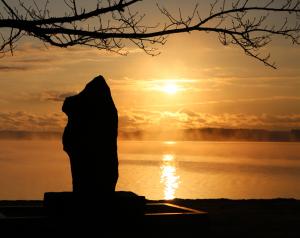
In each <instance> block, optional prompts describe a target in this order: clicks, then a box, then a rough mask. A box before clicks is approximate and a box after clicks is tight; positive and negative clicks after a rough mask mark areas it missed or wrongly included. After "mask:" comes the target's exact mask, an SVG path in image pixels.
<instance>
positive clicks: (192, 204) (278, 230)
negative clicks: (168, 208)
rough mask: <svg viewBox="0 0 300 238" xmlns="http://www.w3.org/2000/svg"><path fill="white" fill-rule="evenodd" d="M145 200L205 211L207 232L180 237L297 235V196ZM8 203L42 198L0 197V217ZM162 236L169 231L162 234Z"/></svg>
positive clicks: (38, 203) (29, 204) (299, 223)
mask: <svg viewBox="0 0 300 238" xmlns="http://www.w3.org/2000/svg"><path fill="white" fill-rule="evenodd" d="M147 202H151V203H158V202H168V203H173V204H176V205H180V206H184V207H188V208H193V209H197V210H202V211H206V212H208V217H209V223H210V225H209V229H208V232H202V228H201V226H199V229H196V232H195V231H194V232H193V234H190V233H189V232H188V231H187V232H186V233H185V234H184V235H183V236H182V237H283V238H284V237H287V238H290V237H295V238H296V237H297V238H299V237H300V200H295V199H266V200H262V199H258V200H228V199H196V200H187V199H174V200H172V201H163V200H161V201H147ZM9 206H12V207H15V206H16V207H18V206H20V207H21V206H23V207H26V206H27V207H32V209H34V207H35V208H37V207H41V206H42V202H41V201H0V219H1V212H2V214H3V213H4V212H3V211H4V210H5V209H6V208H7V207H9ZM32 211H33V210H32ZM35 212H37V209H36V211H35ZM2 219H3V217H2ZM132 225H133V226H134V224H132ZM116 229H117V228H116ZM145 236H146V234H145ZM58 237H59V236H58ZM95 237H98V236H95ZM99 237H100V236H99ZM126 237H127V236H126ZM162 237H164V238H165V237H173V235H170V236H168V235H166V234H165V235H163V236H162Z"/></svg>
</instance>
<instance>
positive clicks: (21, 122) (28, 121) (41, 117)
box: [0, 111, 66, 131]
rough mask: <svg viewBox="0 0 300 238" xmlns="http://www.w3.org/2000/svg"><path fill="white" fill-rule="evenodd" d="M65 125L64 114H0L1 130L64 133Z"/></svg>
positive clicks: (21, 112)
mask: <svg viewBox="0 0 300 238" xmlns="http://www.w3.org/2000/svg"><path fill="white" fill-rule="evenodd" d="M65 124H66V118H65V116H64V115H63V114H62V113H49V114H34V113H28V112H23V111H17V112H0V130H20V131H62V129H63V128H64V126H65Z"/></svg>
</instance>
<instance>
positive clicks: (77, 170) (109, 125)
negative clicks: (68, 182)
mask: <svg viewBox="0 0 300 238" xmlns="http://www.w3.org/2000/svg"><path fill="white" fill-rule="evenodd" d="M62 111H63V112H64V113H66V115H67V116H68V123H67V125H66V127H65V130H64V133H63V148H64V151H66V152H67V154H68V155H69V158H70V163H71V172H72V184H73V192H78V193H85V194H86V193H88V194H99V195H103V194H106V195H107V194H112V193H114V191H115V186H116V183H117V180H118V153H117V136H118V112H117V109H116V107H115V104H114V102H113V99H112V96H111V93H110V89H109V87H108V85H107V84H106V82H105V79H104V78H103V77H102V76H101V75H99V76H97V77H96V78H94V79H93V80H92V81H90V82H89V83H88V84H87V85H86V87H85V88H84V89H83V90H82V91H81V92H80V93H79V94H77V95H74V96H71V97H67V98H66V99H65V101H64V104H63V106H62Z"/></svg>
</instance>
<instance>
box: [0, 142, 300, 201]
mask: <svg viewBox="0 0 300 238" xmlns="http://www.w3.org/2000/svg"><path fill="white" fill-rule="evenodd" d="M119 162H120V165H119V173H120V176H119V180H118V184H117V190H123V191H124V190H127V191H133V192H135V193H137V194H139V195H143V196H146V198H148V199H172V198H175V197H177V198H192V199H195V198H231V199H241V198H278V197H284V198H297V199H300V143H271V142H270V143H268V142H172V141H165V142H164V141H119ZM46 191H71V173H70V168H69V161H68V157H67V155H66V154H65V153H64V152H63V150H62V145H61V142H60V141H58V140H57V141H56V140H49V141H47V140H16V141H13V140H10V141H8V140H7V141H6V140H1V141H0V200H3V199H42V198H43V193H44V192H46Z"/></svg>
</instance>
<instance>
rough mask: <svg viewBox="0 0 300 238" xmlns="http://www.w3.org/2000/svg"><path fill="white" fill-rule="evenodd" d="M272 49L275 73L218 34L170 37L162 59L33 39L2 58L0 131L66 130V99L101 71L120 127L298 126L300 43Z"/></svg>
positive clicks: (136, 51)
mask: <svg viewBox="0 0 300 238" xmlns="http://www.w3.org/2000/svg"><path fill="white" fill-rule="evenodd" d="M268 50H269V51H270V52H271V54H272V59H273V60H275V61H276V64H277V65H278V69H276V70H274V69H271V68H270V67H266V66H264V65H263V64H262V63H260V62H258V61H256V60H254V59H253V58H250V57H248V56H246V55H245V54H244V53H243V52H242V51H241V50H240V49H238V48H236V47H233V46H228V47H225V46H222V45H221V44H220V43H219V41H218V39H217V37H216V35H214V34H206V33H193V34H183V35H174V36H171V37H170V38H169V39H168V42H167V44H166V45H165V46H163V47H161V48H160V51H161V54H160V55H159V56H156V57H151V56H149V55H146V54H145V53H143V52H142V51H141V50H139V49H135V48H129V52H130V53H129V55H128V56H120V55H116V54H111V53H107V52H104V51H99V50H96V49H91V48H85V47H74V48H69V49H59V48H54V47H48V48H45V47H44V46H43V45H41V44H40V43H39V42H37V41H35V40H33V39H32V38H27V40H26V41H24V42H22V43H21V44H19V45H18V48H17V49H16V51H15V52H14V56H10V55H6V56H5V57H4V58H1V59H0V130H7V129H8V130H11V129H14V130H39V131H41V130H42V131H48V130H61V129H62V128H63V127H64V125H65V120H66V118H65V115H64V114H63V113H62V112H61V106H62V102H63V99H64V97H65V96H67V95H72V94H74V93H76V92H78V91H80V90H81V89H82V88H83V87H84V86H85V84H86V83H87V82H88V81H90V80H91V79H92V78H93V77H95V76H97V75H99V74H101V75H103V76H104V77H105V78H106V79H107V82H108V84H109V85H110V87H111V91H112V95H113V98H114V100H115V103H116V106H117V108H118V111H119V117H120V128H122V129H147V128H148V129H152V128H168V129H173V128H174V129H177V128H199V127H229V128H241V127H242V128H265V129H292V128H300V67H299V66H300V61H299V58H300V48H299V47H298V46H296V45H290V44H289V42H288V41H284V40H282V39H275V40H273V42H272V43H271V46H270V47H268ZM166 85H169V87H171V88H172V87H173V89H174V88H175V90H173V93H168V92H166V91H165V87H166ZM170 85H171V86H170Z"/></svg>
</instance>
